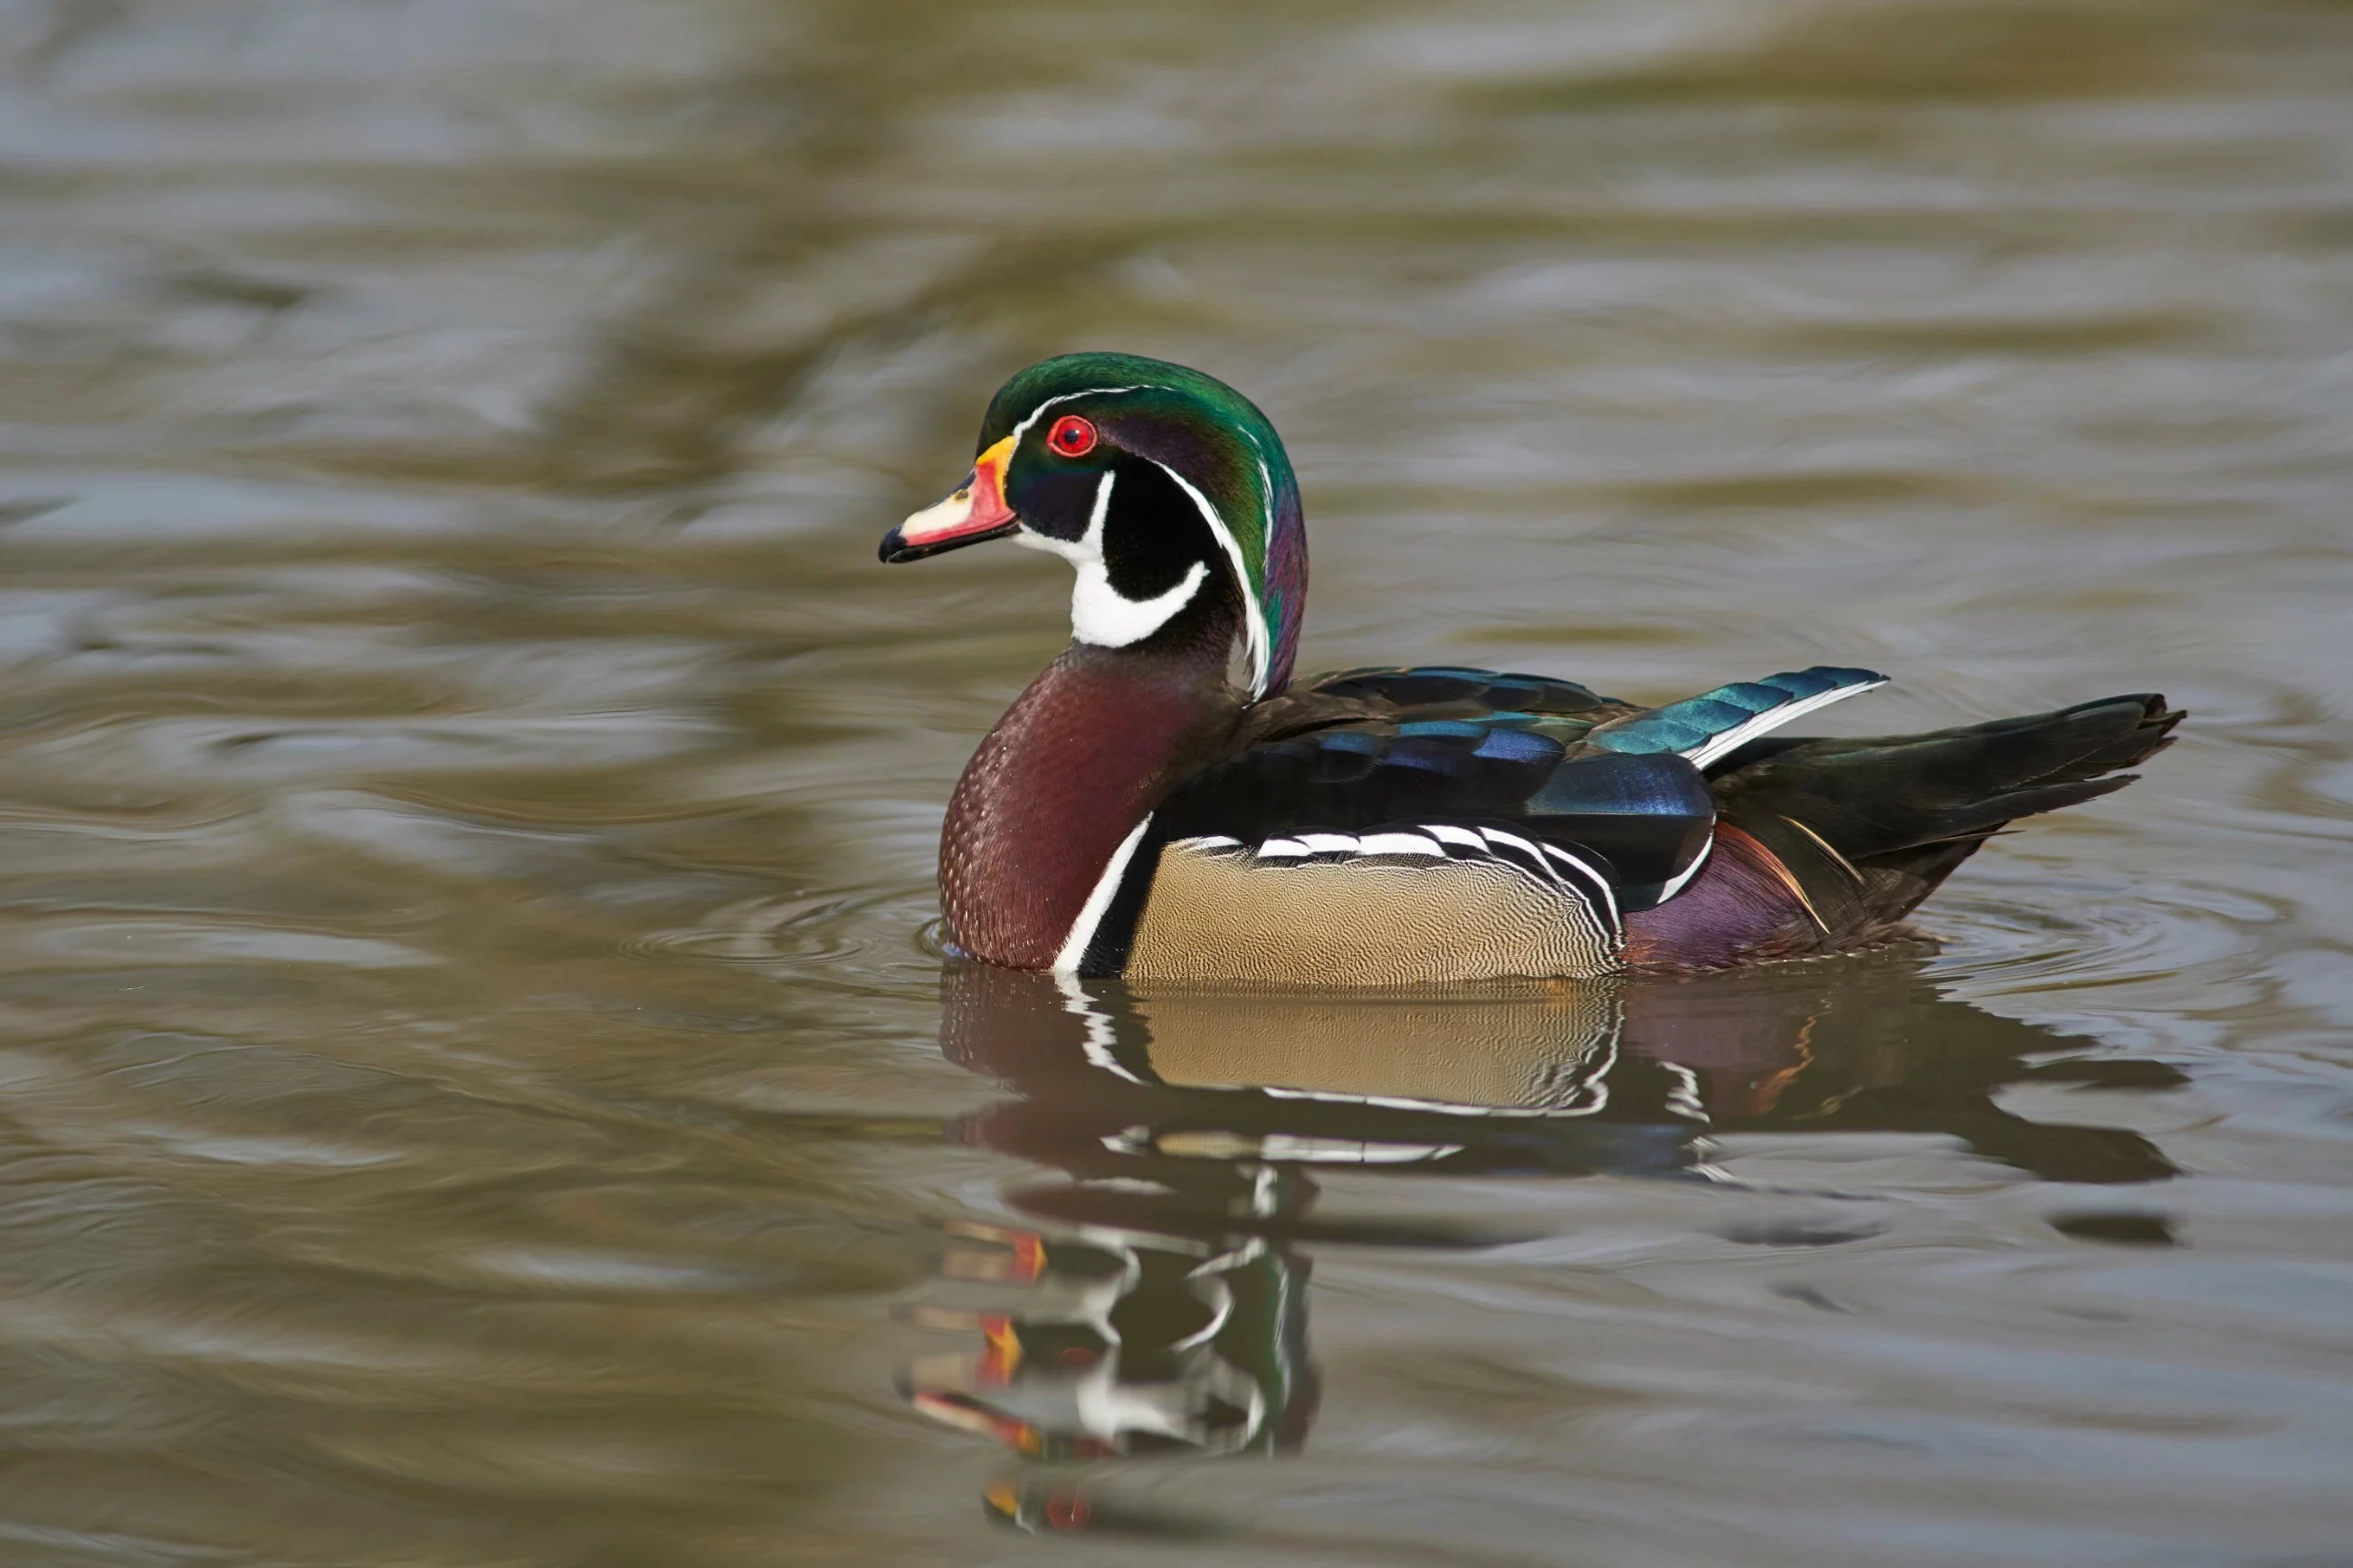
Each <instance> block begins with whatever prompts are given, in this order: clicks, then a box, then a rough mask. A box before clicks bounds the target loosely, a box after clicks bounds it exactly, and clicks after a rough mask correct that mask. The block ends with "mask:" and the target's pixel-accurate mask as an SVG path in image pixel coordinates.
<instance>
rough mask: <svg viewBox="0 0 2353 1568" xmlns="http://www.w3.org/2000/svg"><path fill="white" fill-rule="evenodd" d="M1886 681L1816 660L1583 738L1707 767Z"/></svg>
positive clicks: (1629, 751)
mask: <svg viewBox="0 0 2353 1568" xmlns="http://www.w3.org/2000/svg"><path fill="white" fill-rule="evenodd" d="M1886 684H1887V677H1885V676H1883V675H1881V674H1880V673H1878V672H1877V671H1876V670H1870V669H1848V668H1840V667H1837V666H1832V665H1817V666H1815V667H1814V668H1811V669H1799V670H1790V671H1788V672H1786V673H1784V674H1780V675H1768V676H1767V677H1766V678H1765V679H1762V680H1746V681H1741V682H1739V683H1737V684H1736V685H1732V686H1719V687H1717V688H1716V689H1715V690H1713V691H1706V692H1702V693H1701V694H1700V695H1699V696H1697V697H1686V698H1685V699H1683V700H1682V701H1681V702H1670V703H1668V704H1667V705H1666V706H1665V707H1663V708H1653V709H1651V710H1650V711H1649V712H1647V713H1638V714H1635V715H1633V716H1632V717H1631V718H1627V719H1620V720H1617V721H1613V722H1610V723H1608V724H1602V725H1599V726H1597V727H1596V728H1595V729H1594V730H1593V731H1592V732H1591V733H1589V734H1588V735H1587V736H1586V737H1585V743H1586V744H1587V745H1588V746H1596V747H1599V748H1600V749H1601V750H1603V751H1606V752H1619V753H1620V754H1623V755H1629V756H1652V755H1655V754H1657V753H1659V752H1672V753H1673V754H1674V755H1676V756H1679V757H1683V758H1684V759H1685V760H1687V761H1688V762H1690V763H1691V764H1692V765H1693V766H1694V767H1700V768H1704V767H1705V766H1707V765H1708V764H1709V763H1713V762H1715V760H1716V759H1717V758H1719V757H1722V756H1725V755H1726V754H1727V753H1729V752H1731V751H1732V750H1733V749H1734V748H1735V747H1736V746H1743V745H1746V744H1747V743H1748V742H1751V741H1753V740H1755V739H1756V738H1757V736H1759V735H1762V734H1765V733H1766V732H1767V731H1772V730H1778V729H1779V728H1780V727H1781V726H1782V725H1784V724H1786V723H1788V722H1789V721H1791V720H1792V719H1797V718H1801V717H1803V716H1804V715H1806V714H1808V713H1811V712H1813V711H1814V710H1816V709H1818V708H1826V707H1828V706H1829V705H1830V704H1831V703H1833V702H1836V701H1839V700H1841V699H1844V698H1848V697H1853V696H1857V695H1859V694H1860V693H1862V692H1865V691H1871V690H1874V689H1877V688H1879V687H1882V686H1884V685H1886Z"/></svg>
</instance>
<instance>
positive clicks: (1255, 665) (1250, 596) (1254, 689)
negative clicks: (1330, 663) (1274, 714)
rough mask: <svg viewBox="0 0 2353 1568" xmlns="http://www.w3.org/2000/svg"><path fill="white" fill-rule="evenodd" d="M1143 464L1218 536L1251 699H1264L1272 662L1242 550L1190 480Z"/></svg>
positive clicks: (1158, 463)
mask: <svg viewBox="0 0 2353 1568" xmlns="http://www.w3.org/2000/svg"><path fill="white" fill-rule="evenodd" d="M1145 461H1146V462H1148V463H1150V464H1151V465H1152V466H1153V467H1154V468H1158V469H1159V470H1160V471H1161V472H1162V473H1164V474H1166V475H1167V476H1168V477H1169V478H1170V479H1175V480H1176V488H1177V489H1181V490H1183V491H1184V492H1185V493H1186V494H1187V495H1188V496H1191V497H1192V498H1193V505H1194V507H1195V509H1196V510H1198V511H1199V512H1200V514H1201V521H1204V522H1206V523H1208V525H1209V531H1210V532H1211V533H1212V534H1215V535H1216V536H1217V541H1218V543H1219V545H1220V546H1221V547H1223V549H1224V550H1225V552H1226V560H1227V561H1228V562H1229V563H1230V564H1231V565H1232V567H1233V569H1234V592H1235V595H1236V596H1237V597H1239V598H1240V600H1241V602H1242V643H1243V647H1244V649H1245V651H1246V652H1247V654H1248V656H1249V658H1250V696H1252V697H1253V698H1258V697H1263V696H1265V695H1266V682H1267V675H1268V667H1269V664H1270V662H1271V658H1270V654H1271V650H1270V648H1269V646H1268V645H1269V641H1270V639H1269V637H1268V635H1267V626H1266V611H1265V609H1264V608H1263V607H1262V606H1261V605H1260V604H1259V602H1258V595H1256V594H1255V593H1253V592H1251V590H1250V571H1249V569H1248V568H1247V567H1245V566H1244V565H1243V564H1242V547H1241V546H1240V544H1239V543H1237V542H1235V540H1234V534H1233V531H1232V530H1231V529H1229V528H1228V527H1227V526H1226V520H1225V519H1224V518H1222V517H1219V515H1218V509H1217V508H1216V507H1215V506H1212V505H1211V504H1210V503H1209V498H1208V496H1205V495H1203V494H1202V493H1201V492H1200V490H1199V489H1197V488H1196V487H1195V486H1194V484H1193V481H1192V480H1190V479H1187V478H1186V477H1185V476H1184V475H1182V474H1180V473H1178V472H1177V471H1176V469H1174V468H1170V467H1169V466H1168V465H1167V464H1166V463H1164V462H1162V461H1161V460H1160V459H1159V458H1145Z"/></svg>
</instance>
